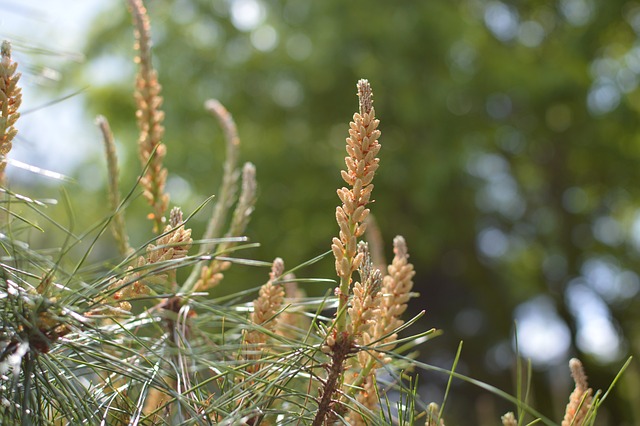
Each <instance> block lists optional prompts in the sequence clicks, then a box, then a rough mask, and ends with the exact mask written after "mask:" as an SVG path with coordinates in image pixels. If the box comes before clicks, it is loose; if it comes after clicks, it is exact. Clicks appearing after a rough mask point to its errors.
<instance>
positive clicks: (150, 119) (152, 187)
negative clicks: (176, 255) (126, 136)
mask: <svg viewBox="0 0 640 426" xmlns="http://www.w3.org/2000/svg"><path fill="white" fill-rule="evenodd" d="M128 1H129V6H130V9H131V13H132V15H133V23H134V27H135V38H136V43H135V49H136V50H137V51H138V56H137V57H136V59H135V62H136V63H137V64H138V74H137V75H136V86H135V88H136V90H135V93H134V97H135V100H136V105H137V107H138V110H137V111H136V118H137V120H138V128H139V130H140V136H139V138H138V154H139V156H140V161H141V163H142V166H143V167H146V171H145V174H144V176H143V177H142V178H141V179H140V184H141V185H142V188H143V196H144V198H145V199H146V200H147V202H148V203H149V204H150V205H151V210H152V211H151V213H150V214H149V219H151V220H152V221H153V229H154V232H159V231H160V230H161V229H162V228H163V225H164V223H165V220H166V219H165V217H164V215H165V213H166V211H167V209H168V207H169V195H168V194H166V193H165V183H166V181H167V169H165V168H164V167H163V165H162V162H163V160H164V157H165V156H166V154H167V149H166V146H165V145H164V144H163V143H162V138H163V136H164V127H163V125H162V122H163V121H164V112H162V111H161V110H160V106H161V105H162V96H160V91H161V89H162V86H160V83H159V82H158V75H157V73H156V71H155V70H154V69H153V65H152V64H151V30H150V28H151V27H150V24H149V16H148V15H147V10H146V8H145V7H144V4H143V3H142V0H128Z"/></svg>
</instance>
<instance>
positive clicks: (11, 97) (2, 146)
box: [0, 40, 22, 184]
mask: <svg viewBox="0 0 640 426" xmlns="http://www.w3.org/2000/svg"><path fill="white" fill-rule="evenodd" d="M17 67H18V63H17V62H13V61H12V59H11V44H10V43H9V42H8V41H6V40H5V41H3V42H2V46H1V47H0V184H1V183H2V182H3V181H4V169H5V168H6V167H7V154H8V153H9V151H11V147H12V141H13V138H15V136H16V134H17V133H18V130H17V129H16V128H15V127H14V125H15V124H16V121H18V118H19V117H20V113H19V112H18V108H19V107H20V104H21V103H22V89H20V87H18V81H19V80H20V75H21V74H20V73H16V68H17Z"/></svg>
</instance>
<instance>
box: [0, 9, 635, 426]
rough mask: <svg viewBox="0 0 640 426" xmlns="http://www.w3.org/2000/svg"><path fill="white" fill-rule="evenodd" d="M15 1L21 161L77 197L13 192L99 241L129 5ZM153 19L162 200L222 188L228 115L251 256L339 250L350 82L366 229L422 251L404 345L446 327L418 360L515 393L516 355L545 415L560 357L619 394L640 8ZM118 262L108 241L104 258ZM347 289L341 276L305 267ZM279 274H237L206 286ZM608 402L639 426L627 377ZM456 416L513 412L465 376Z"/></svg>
mask: <svg viewBox="0 0 640 426" xmlns="http://www.w3.org/2000/svg"><path fill="white" fill-rule="evenodd" d="M3 3H5V4H4V5H2V6H0V14H1V15H2V17H1V22H2V26H0V35H1V36H2V37H4V38H9V39H10V40H13V42H14V48H15V56H16V58H17V59H18V61H20V62H21V66H24V68H22V69H23V72H24V73H25V77H24V78H25V82H26V83H25V84H26V87H25V106H24V109H25V110H26V111H27V112H28V113H27V114H26V115H25V117H24V119H23V120H22V121H21V122H20V123H19V124H20V127H19V130H20V132H21V133H20V139H19V140H18V141H17V142H16V143H15V146H16V147H15V150H14V151H12V158H13V159H15V160H18V161H21V162H23V163H26V164H28V165H30V166H33V167H40V168H42V169H47V170H52V171H55V172H59V173H63V174H65V175H67V176H70V177H72V178H73V182H70V183H62V182H61V181H60V180H57V179H47V178H45V177H43V176H42V175H41V174H37V173H32V172H29V171H27V170H25V168H27V167H26V166H24V165H20V164H18V163H14V164H13V165H11V166H10V167H9V172H10V179H11V184H12V185H13V187H14V188H19V189H20V190H21V191H23V192H26V193H27V194H49V195H51V194H54V195H56V194H57V193H58V192H57V191H58V188H59V187H61V186H63V187H65V188H66V190H67V191H68V192H69V193H70V194H71V199H72V205H73V207H74V208H75V209H76V211H77V212H79V213H80V214H77V215H76V217H75V219H74V220H75V226H76V228H78V229H82V228H83V227H88V226H90V225H91V224H94V223H95V222H96V221H97V220H99V219H101V218H103V217H104V216H105V215H106V214H108V211H106V203H105V201H104V200H105V199H104V197H105V193H106V191H105V177H106V171H105V166H104V159H103V158H102V146H101V139H100V136H99V134H98V132H97V130H96V129H95V128H94V127H93V126H92V121H93V119H94V117H95V115H97V114H103V115H105V116H106V117H107V118H108V119H109V120H110V122H111V125H112V128H113V130H114V133H115V135H116V139H117V141H118V148H119V155H120V160H121V172H122V179H121V180H122V187H123V190H125V191H127V190H128V189H129V188H131V187H132V186H133V184H134V182H135V179H136V177H137V175H138V174H139V173H140V165H139V162H138V159H137V157H136V151H135V150H136V147H135V141H136V137H137V136H136V135H137V131H136V127H135V119H134V112H135V107H134V102H133V99H132V96H131V92H132V87H133V76H134V72H135V66H134V64H133V62H132V57H133V50H132V46H133V31H132V28H131V20H130V17H129V15H128V13H127V10H126V7H125V4H124V3H125V2H124V1H106V0H102V1H98V0H91V1H87V2H83V3H82V5H81V6H80V5H79V4H78V3H79V2H73V1H63V0H56V1H55V2H52V3H51V4H49V5H43V4H40V3H39V2H35V1H30V2H17V1H9V0H6V1H5V2H3ZM148 3H149V4H148V7H149V12H150V15H151V19H152V34H153V43H154V48H153V49H154V55H155V57H154V61H155V65H156V67H157V69H158V72H159V75H160V82H161V84H162V85H163V89H164V91H163V95H164V98H165V104H164V109H165V111H166V123H165V124H166V137H165V140H164V142H165V144H166V145H167V149H168V156H167V159H166V163H165V164H166V166H167V168H168V169H169V171H170V178H169V183H168V190H169V192H170V194H171V197H172V204H175V205H180V206H181V207H182V208H183V210H184V211H185V212H190V211H192V210H193V209H195V208H196V207H197V206H198V205H199V204H200V203H201V202H202V201H203V200H204V199H205V198H206V197H207V196H209V195H211V194H214V193H215V191H216V189H217V187H218V185H219V182H220V177H221V164H222V161H223V152H224V141H223V138H222V134H221V132H220V130H219V129H218V128H217V126H216V123H215V121H214V120H213V119H212V118H211V117H210V116H208V114H207V113H206V112H205V111H204V108H203V103H204V101H205V100H206V99H209V98H216V99H219V100H220V101H221V102H222V103H223V104H224V105H225V106H226V107H227V108H228V109H229V111H231V112H232V113H233V115H234V118H235V120H236V122H237V124H238V128H239V132H240V137H241V139H242V148H241V152H242V155H241V156H242V159H243V160H244V161H251V162H253V163H254V164H255V165H256V166H257V170H258V181H259V184H260V193H259V199H258V203H257V206H256V211H255V213H254V217H253V219H252V222H251V225H250V227H249V229H248V231H247V235H248V236H249V237H250V239H251V241H256V242H259V243H260V244H261V247H260V248H257V249H253V250H251V251H247V252H243V253H242V255H243V256H246V257H248V258H254V259H259V260H267V261H269V260H271V259H273V258H274V257H275V256H281V257H283V258H284V260H285V263H286V264H287V265H288V266H290V267H292V266H295V265H297V264H300V263H302V262H304V261H306V260H308V259H311V258H313V257H315V256H317V255H319V254H321V253H323V252H325V251H327V250H328V249H329V246H330V240H331V238H332V236H334V235H335V234H337V225H336V224H335V220H334V211H335V207H336V205H337V203H338V198H337V196H336V194H335V189H336V188H337V187H339V186H342V181H341V179H340V173H339V170H340V169H341V168H342V167H343V157H344V155H345V153H344V148H343V147H344V138H345V137H346V136H347V130H348V122H349V120H350V118H351V115H352V114H353V112H354V111H355V110H356V109H357V98H356V95H355V83H356V81H357V80H358V79H359V78H367V79H369V81H370V82H371V84H372V87H373V90H374V97H375V107H376V112H377V115H378V117H379V118H380V120H381V124H380V128H381V130H382V138H381V143H382V146H383V148H382V151H381V154H380V157H381V167H380V169H379V173H378V174H377V176H376V179H375V181H374V183H375V185H376V188H375V190H374V198H375V200H376V202H375V204H373V205H372V211H373V213H374V215H375V218H376V220H377V222H378V225H379V227H380V229H381V231H382V236H383V239H384V241H385V247H386V254H387V256H388V257H389V258H390V256H391V241H392V239H393V237H394V236H395V235H397V234H401V235H403V236H404V237H405V238H406V240H407V243H408V245H409V249H410V253H411V260H412V262H413V263H414V265H415V267H416V271H417V275H416V277H415V289H416V291H418V292H419V293H420V297H419V298H416V299H414V300H413V302H412V304H411V307H410V310H411V312H412V313H414V314H415V313H417V312H419V311H421V310H423V309H424V310H426V315H425V317H424V319H423V321H422V322H421V323H420V324H419V325H418V326H416V327H414V331H418V330H419V329H424V328H430V327H436V328H438V329H442V330H443V331H444V333H443V335H442V336H440V337H438V338H437V339H435V340H433V341H429V342H427V343H426V344H424V345H422V346H421V348H420V355H419V357H420V359H421V360H424V361H425V362H428V363H430V364H433V365H436V366H440V367H445V368H450V367H451V364H452V362H453V358H454V355H455V352H456V349H457V347H458V342H459V341H461V340H462V341H464V346H463V352H462V356H461V361H460V364H459V367H458V371H460V372H462V373H464V374H467V375H469V376H471V377H474V378H476V379H479V380H481V381H484V382H487V383H490V384H492V385H495V386H497V387H499V388H501V389H504V390H506V391H508V392H509V393H514V394H515V392H516V390H515V382H516V371H515V356H516V355H515V354H516V350H517V351H519V353H520V354H521V355H522V356H523V357H525V358H528V359H531V362H532V365H533V377H532V389H531V404H532V405H533V406H535V407H537V408H538V409H539V410H540V411H541V412H543V413H544V414H545V415H547V416H549V417H552V418H555V419H560V418H561V416H562V413H563V410H564V405H565V404H566V401H567V398H568V394H569V392H570V390H571V388H572V382H571V379H570V377H569V374H568V367H567V363H568V360H569V358H571V357H573V356H577V357H579V358H580V359H581V360H583V362H584V364H585V367H586V370H587V373H588V374H589V376H590V384H591V385H592V386H593V387H594V388H596V389H603V390H606V389H607V388H608V386H609V384H610V383H611V381H612V380H613V378H614V376H615V375H616V373H617V371H618V369H619V368H620V367H621V365H622V364H623V363H624V361H625V360H626V359H627V357H628V356H630V355H636V354H637V352H638V351H639V350H640V324H639V322H640V310H639V296H638V293H639V292H640V277H639V275H638V274H639V273H640V268H639V255H640V191H639V182H640V139H639V137H640V128H639V127H640V126H639V125H638V123H639V120H638V117H639V114H638V113H639V112H640V89H639V88H638V83H639V78H640V42H639V38H638V37H639V35H640V2H635V1H626V0H625V1H621V0H609V1H606V2H605V1H595V0H557V1H545V0H542V1H525V0H521V1H512V2H507V1H485V0H457V1H453V0H450V1H443V0H440V1H435V0H423V1H408V0H407V1H394V2H392V1H384V0H367V1H364V0H352V1H349V2H345V1H338V0H322V1H311V0H286V1H285V0H280V1H267V0H175V1H154V2H148ZM68 95H73V96H71V97H70V98H68V99H67V96H68ZM58 101H59V102H58ZM51 210H52V212H51V214H52V215H54V216H56V215H57V216H58V217H60V218H63V217H65V215H66V214H68V213H67V212H66V210H65V209H64V208H62V207H52V209H51ZM208 211H209V210H207V209H205V210H204V211H203V212H202V213H201V214H199V215H198V216H196V217H195V218H194V221H193V228H194V234H195V235H200V234H201V232H202V229H203V228H204V224H205V223H206V220H207V212H208ZM145 215H146V210H145V205H144V202H143V200H141V199H138V200H136V201H135V202H134V203H133V204H132V205H131V207H130V208H129V210H128V212H127V219H128V220H129V229H130V231H131V232H132V242H133V244H139V245H142V244H144V242H145V241H147V240H148V239H149V237H150V235H151V234H150V224H149V223H148V221H146V219H145ZM61 220H62V219H61ZM34 238H37V237H34ZM114 255H115V248H114V245H113V242H112V241H111V240H110V237H109V236H105V238H104V239H103V243H102V244H101V245H99V246H98V247H97V248H96V250H94V252H93V254H92V257H93V258H95V259H96V260H99V259H108V258H109V256H114ZM334 273H335V272H334V270H333V262H332V260H331V258H329V257H327V258H325V259H324V260H323V261H321V262H319V263H317V264H314V265H312V266H310V267H308V268H306V269H305V270H304V271H302V275H304V276H307V277H324V278H331V277H333V276H334ZM265 276H266V271H264V270H261V269H252V268H248V267H234V268H233V269H232V271H231V272H230V273H229V274H228V275H227V278H225V281H223V284H222V285H221V286H220V287H219V288H217V289H216V290H215V291H217V292H231V291H237V290H238V289H239V288H241V287H247V288H248V287H253V286H256V285H258V284H260V283H261V282H262V281H264V277H265ZM329 287H330V286H328V285H324V284H323V285H318V284H313V285H312V284H308V285H307V287H306V288H305V290H306V291H307V293H308V294H312V295H322V294H325V293H326V291H327V290H328V289H329ZM516 330H517V333H516ZM516 334H517V347H516V343H515V342H516V338H515V337H516ZM446 381H447V377H446V376H441V375H437V374H432V373H430V374H424V375H423V376H422V377H421V378H420V383H422V385H421V387H420V394H421V397H422V399H423V400H424V401H425V402H430V401H436V402H441V401H442V397H443V392H444V389H445V387H446ZM609 398H610V399H608V400H607V402H606V404H605V405H604V407H603V408H601V410H600V416H599V420H598V424H610V425H635V424H640V406H638V404H637V401H640V373H639V370H638V367H637V364H636V363H635V362H633V363H632V364H631V366H630V368H629V369H628V370H627V371H626V373H625V374H624V376H623V377H622V379H621V380H620V381H619V382H618V384H617V386H616V388H615V389H614V391H613V392H612V394H611V395H610V397H609ZM447 404H448V406H449V408H448V409H447V411H446V412H445V418H446V419H448V420H449V422H448V423H449V424H478V425H489V424H497V423H498V422H499V420H498V419H499V416H500V414H502V413H504V412H506V411H507V410H514V409H515V407H513V406H511V405H509V404H508V403H507V402H506V401H503V400H501V399H499V398H497V397H494V396H492V395H490V394H488V393H487V392H485V391H482V390H480V389H478V388H476V387H474V386H473V385H471V384H468V383H464V382H457V381H456V382H454V386H453V390H452V392H451V395H450V396H449V399H448V402H447Z"/></svg>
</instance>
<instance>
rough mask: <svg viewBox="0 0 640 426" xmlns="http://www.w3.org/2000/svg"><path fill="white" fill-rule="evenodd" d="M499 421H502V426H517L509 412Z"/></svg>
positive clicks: (514, 418)
mask: <svg viewBox="0 0 640 426" xmlns="http://www.w3.org/2000/svg"><path fill="white" fill-rule="evenodd" d="M500 420H502V426H518V420H516V416H515V415H514V414H513V413H512V412H511V411H509V412H508V413H507V414H505V415H504V416H502V417H501V418H500Z"/></svg>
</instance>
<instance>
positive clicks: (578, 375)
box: [562, 358, 593, 426]
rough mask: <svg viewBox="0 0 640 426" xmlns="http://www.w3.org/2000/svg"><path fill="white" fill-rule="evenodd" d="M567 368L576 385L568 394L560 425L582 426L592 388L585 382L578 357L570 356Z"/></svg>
mask: <svg viewBox="0 0 640 426" xmlns="http://www.w3.org/2000/svg"><path fill="white" fill-rule="evenodd" d="M569 369H570V370H571V377H573V381H574V382H575V384H576V386H575V389H574V390H573V392H571V395H570V396H569V403H568V404H567V408H566V410H565V413H564V420H562V426H583V425H584V424H585V420H586V419H587V414H588V413H589V410H590V409H591V400H592V399H593V389H591V388H590V387H589V384H588V383H587V375H586V374H585V373H584V368H583V367H582V363H581V362H580V360H579V359H577V358H572V359H571V360H570V361H569Z"/></svg>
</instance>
